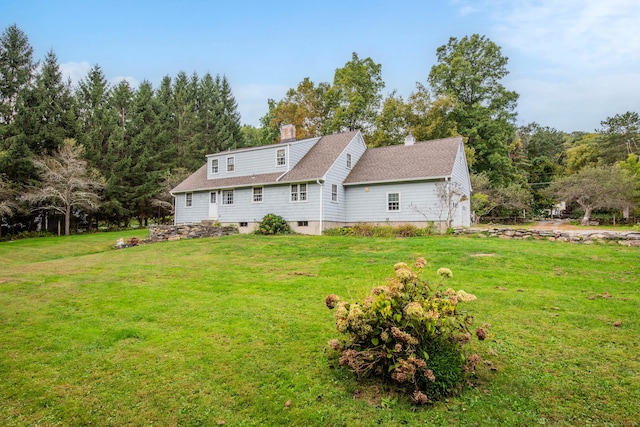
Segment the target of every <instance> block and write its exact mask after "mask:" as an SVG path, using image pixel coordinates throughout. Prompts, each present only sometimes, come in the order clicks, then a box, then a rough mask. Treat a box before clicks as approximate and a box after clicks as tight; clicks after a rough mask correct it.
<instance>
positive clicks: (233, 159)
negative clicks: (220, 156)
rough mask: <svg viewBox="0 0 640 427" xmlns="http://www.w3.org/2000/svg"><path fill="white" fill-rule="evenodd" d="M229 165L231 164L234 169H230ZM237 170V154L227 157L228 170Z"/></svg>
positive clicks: (229, 171)
mask: <svg viewBox="0 0 640 427" xmlns="http://www.w3.org/2000/svg"><path fill="white" fill-rule="evenodd" d="M229 160H231V164H229ZM229 166H231V167H232V168H233V169H231V170H229ZM235 171H236V157H235V156H229V157H227V172H228V173H231V172H235Z"/></svg>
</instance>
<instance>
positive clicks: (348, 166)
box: [347, 153, 353, 169]
mask: <svg viewBox="0 0 640 427" xmlns="http://www.w3.org/2000/svg"><path fill="white" fill-rule="evenodd" d="M352 164H353V163H352V157H351V153H347V169H351V166H352Z"/></svg>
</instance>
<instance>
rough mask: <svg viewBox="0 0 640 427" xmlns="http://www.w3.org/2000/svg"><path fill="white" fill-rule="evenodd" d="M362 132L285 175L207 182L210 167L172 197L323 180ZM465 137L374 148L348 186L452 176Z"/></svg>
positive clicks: (326, 140)
mask: <svg viewBox="0 0 640 427" xmlns="http://www.w3.org/2000/svg"><path fill="white" fill-rule="evenodd" d="M357 133H358V131H353V132H345V133H339V134H335V135H327V136H323V137H322V138H320V140H319V141H318V142H317V143H316V144H315V145H314V146H313V147H312V148H311V149H310V150H309V152H307V154H306V155H305V156H304V157H303V158H302V159H301V160H300V161H299V162H298V164H297V165H296V166H295V167H294V168H293V169H292V170H290V171H289V172H286V173H285V174H284V175H283V173H282V172H274V173H265V174H258V175H245V176H234V177H228V178H218V179H207V164H205V165H203V166H202V167H201V168H200V169H198V170H197V171H196V172H194V173H193V174H192V175H191V176H189V177H188V178H187V179H185V180H184V181H182V182H181V183H180V184H178V185H177V186H176V187H175V188H174V189H173V190H171V192H172V193H183V192H186V191H198V190H209V189H213V188H233V187H246V186H252V185H268V184H275V183H277V182H282V183H288V182H301V181H315V180H317V179H322V178H323V177H324V175H325V174H326V173H327V171H328V170H329V168H330V167H331V165H332V164H333V163H334V162H335V161H336V159H337V158H338V156H339V155H340V154H341V153H342V152H343V151H344V149H345V148H346V147H347V145H348V144H349V142H351V140H353V138H354V137H355V136H356V134H357ZM461 142H462V138H461V137H453V138H446V139H436V140H432V141H426V142H418V143H416V144H414V145H409V146H405V145H393V146H389V147H380V148H370V149H367V150H366V151H365V153H364V154H363V155H362V157H361V158H360V160H359V161H358V162H357V163H356V164H355V165H354V167H353V170H352V171H351V173H350V174H349V176H348V177H347V179H346V180H345V182H344V185H349V184H351V185H355V184H360V183H362V184H364V183H375V182H393V181H411V180H418V179H429V178H442V177H447V176H451V172H452V170H453V164H454V162H455V158H456V155H457V153H458V149H459V147H460V144H461Z"/></svg>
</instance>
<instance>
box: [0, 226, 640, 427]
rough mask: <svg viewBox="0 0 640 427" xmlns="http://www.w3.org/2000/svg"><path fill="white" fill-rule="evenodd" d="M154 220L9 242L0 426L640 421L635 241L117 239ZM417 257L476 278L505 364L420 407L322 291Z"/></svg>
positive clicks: (349, 288)
mask: <svg viewBox="0 0 640 427" xmlns="http://www.w3.org/2000/svg"><path fill="white" fill-rule="evenodd" d="M145 233H146V232H144V231H139V232H126V233H100V234H94V235H85V236H71V237H58V238H42V239H31V240H22V241H17V242H4V243H0V425H3V426H22V425H45V426H53V425H60V426H81V425H113V426H122V425H185V426H198V425H214V426H215V425H226V426H240V425H242V426H253V425H256V426H257V425H273V426H281V425H299V426H306V425H311V426H314V425H318V426H343V425H346V426H360V425H362V426H368V425H385V426H394V425H398V426H401V425H418V424H419V425H434V426H435V425H479V426H485V425H486V426H494V425H510V426H518V425H522V426H533V425H563V426H565V425H566V426H574V425H581V426H603V425H612V426H621V425H622V426H624V425H639V424H638V422H639V421H638V420H640V409H639V404H638V402H640V357H639V356H638V355H639V354H640V340H639V339H638V338H639V337H640V315H639V312H638V306H639V305H640V296H639V295H638V291H639V289H640V279H639V278H640V262H639V261H640V248H633V247H631V248H630V247H622V246H618V245H615V244H609V245H605V244H595V245H577V244H568V243H560V242H546V241H515V240H503V239H497V238H496V239H493V238H480V237H424V238H410V239H392V238H390V239H385V238H353V237H326V236H325V237H319V236H313V237H310V236H290V237H264V236H254V235H236V236H229V237H223V238H212V239H198V240H189V241H185V240H183V241H176V242H167V243H156V244H151V245H143V246H139V247H133V248H127V249H121V250H115V249H113V245H114V244H115V242H116V240H117V239H118V238H119V237H124V238H125V239H126V238H129V237H132V236H137V237H145ZM418 256H424V257H425V258H426V259H427V261H428V262H429V267H428V268H427V269H426V271H427V272H428V277H427V278H429V277H431V278H433V279H435V271H436V270H437V269H438V268H439V267H448V268H450V269H451V270H452V271H453V274H454V277H453V279H451V280H450V282H449V284H450V285H451V286H452V287H454V288H456V289H464V290H465V291H467V292H470V293H473V294H475V295H477V297H478V300H477V301H474V302H471V303H468V304H467V305H466V308H467V309H468V310H469V311H470V312H471V313H472V314H473V315H474V317H475V318H476V324H481V323H484V322H488V323H490V324H491V325H492V326H491V329H490V332H491V334H490V336H489V338H488V339H487V340H486V341H484V342H482V343H480V342H477V341H476V342H474V344H473V346H474V347H475V348H476V349H477V351H478V352H479V353H480V354H481V355H482V356H483V358H484V359H487V360H490V361H491V364H492V365H491V366H492V367H494V368H497V369H495V370H491V369H489V368H488V367H486V369H483V370H481V371H480V373H479V374H478V378H476V379H475V381H474V382H475V387H471V388H467V389H466V390H465V391H464V392H463V393H462V394H461V395H460V396H458V397H453V398H450V399H448V400H447V401H443V402H440V403H437V404H435V405H431V406H424V407H415V406H413V405H412V404H411V403H410V402H409V401H407V400H406V399H404V398H403V397H398V396H396V395H395V394H394V392H393V390H387V389H386V388H384V387H377V386H376V385H375V384H372V383H370V382H365V381H358V380H357V379H355V378H354V377H353V376H352V375H351V374H350V373H349V372H345V371H344V370H341V369H334V368H332V367H331V365H330V363H329V362H328V360H327V357H326V355H325V352H324V348H325V345H326V342H327V341H328V340H329V339H331V338H336V337H337V333H336V332H335V328H334V324H333V317H332V314H333V313H332V312H331V311H329V310H327V308H326V307H325V306H324V298H325V296H326V295H327V294H329V293H335V294H338V295H340V296H341V297H343V298H345V299H348V300H352V301H353V300H360V299H362V298H363V297H364V296H365V295H366V294H367V293H368V291H369V290H370V289H371V288H372V287H373V286H375V285H379V284H382V283H384V281H385V278H386V277H389V276H391V275H392V273H393V264H394V263H396V262H398V261H405V262H412V261H413V260H415V258H416V257H418ZM617 322H619V323H617ZM616 325H618V326H616ZM287 402H288V403H289V404H286V403H287Z"/></svg>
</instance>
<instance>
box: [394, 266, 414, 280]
mask: <svg viewBox="0 0 640 427" xmlns="http://www.w3.org/2000/svg"><path fill="white" fill-rule="evenodd" d="M396 277H397V278H398V279H400V280H401V281H402V282H403V283H407V282H410V281H411V280H415V279H416V278H417V276H416V274H415V273H414V272H413V271H411V270H409V269H408V268H406V267H403V268H398V269H396Z"/></svg>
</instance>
